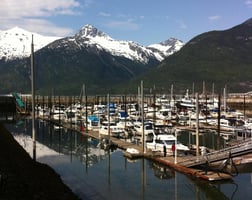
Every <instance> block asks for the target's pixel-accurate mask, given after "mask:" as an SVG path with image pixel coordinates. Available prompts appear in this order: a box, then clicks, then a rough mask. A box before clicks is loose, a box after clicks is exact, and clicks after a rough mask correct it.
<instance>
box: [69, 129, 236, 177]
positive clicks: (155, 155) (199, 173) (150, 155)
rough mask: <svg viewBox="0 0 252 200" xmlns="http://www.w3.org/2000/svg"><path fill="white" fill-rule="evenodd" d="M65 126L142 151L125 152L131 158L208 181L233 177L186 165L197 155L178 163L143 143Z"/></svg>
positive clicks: (178, 160)
mask: <svg viewBox="0 0 252 200" xmlns="http://www.w3.org/2000/svg"><path fill="white" fill-rule="evenodd" d="M64 127H65V128H68V129H73V130H75V131H77V132H80V133H81V134H83V135H86V136H89V137H93V138H96V139H99V140H100V139H101V138H106V139H109V140H110V141H111V142H112V143H113V144H115V145H117V147H118V148H120V149H122V150H124V151H126V149H127V148H133V149H136V150H138V151H139V152H140V153H139V154H137V155H134V154H129V153H126V154H124V155H125V156H127V157H128V158H130V159H137V158H140V157H143V158H146V159H149V160H152V161H154V162H158V163H162V164H164V165H166V166H168V167H171V168H173V169H175V170H177V171H179V172H181V173H184V174H187V175H190V176H192V177H196V178H200V179H203V180H207V181H220V180H228V179H232V176H231V175H230V174H227V173H223V172H216V171H211V170H208V171H206V170H200V169H196V168H191V167H187V166H186V165H184V163H186V162H188V159H189V160H191V162H192V160H196V156H193V155H188V156H178V157H177V160H176V161H177V163H175V158H174V157H173V156H166V157H164V156H163V155H162V154H161V153H160V152H152V151H148V150H146V151H145V152H143V148H142V146H141V145H137V144H134V143H132V142H129V141H126V140H124V139H119V138H115V137H110V138H108V136H101V135H99V133H98V131H92V130H89V131H81V130H77V129H76V128H75V127H74V126H73V127H74V128H72V127H71V126H69V125H64Z"/></svg>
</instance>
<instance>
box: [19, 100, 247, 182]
mask: <svg viewBox="0 0 252 200" xmlns="http://www.w3.org/2000/svg"><path fill="white" fill-rule="evenodd" d="M107 99H109V96H108V97H107ZM162 100H163V102H162V103H161V102H160V100H159V104H158V105H159V106H158V107H156V108H155V107H150V106H149V104H148V103H147V102H141V101H139V102H138V103H133V102H131V103H130V104H128V103H126V102H125V103H120V102H116V103H111V102H112V101H111V100H110V101H108V102H110V103H109V104H108V103H101V102H100V103H99V104H94V105H92V104H87V102H86V103H78V102H72V103H71V104H70V105H68V104H63V103H61V102H57V103H56V104H51V105H50V104H36V107H35V117H36V120H37V121H39V124H47V126H49V127H53V130H52V129H51V128H50V129H49V130H48V131H49V132H50V135H51V136H50V137H52V136H53V135H55V133H56V134H60V135H61V134H62V132H67V133H69V132H70V133H71V134H74V135H76V134H78V135H79V136H78V137H81V138H82V137H83V138H85V137H88V138H92V139H88V140H90V141H92V140H95V141H97V144H96V145H97V146H99V148H101V149H103V150H104V151H105V152H107V151H110V152H114V151H118V150H117V149H120V150H121V153H122V157H125V159H127V160H128V161H130V162H132V163H134V162H138V161H140V160H142V159H144V160H148V161H149V162H153V163H157V164H161V165H164V166H166V167H169V168H170V169H172V170H175V171H176V172H179V173H182V174H184V175H186V176H188V177H190V178H192V179H194V178H196V179H199V180H202V181H207V182H219V181H220V182H223V181H232V180H233V178H234V176H235V175H236V174H238V173H239V171H238V169H239V170H240V166H241V165H245V166H248V165H250V164H251V157H250V156H249V155H250V154H251V153H252V141H251V128H250V118H248V117H247V116H244V115H243V114H242V113H241V112H239V111H235V110H231V109H230V108H225V109H224V108H223V107H222V108H221V110H220V109H218V107H216V106H219V104H216V103H215V104H211V103H209V105H208V104H206V105H205V104H204V103H202V102H201V103H199V102H200V101H198V100H197V98H196V100H194V99H191V104H190V105H189V106H187V105H188V104H183V105H182V104H180V102H181V100H176V102H175V101H171V100H170V101H169V100H166V101H164V98H163V99H162ZM186 100H188V97H187V99H186ZM164 102H166V103H164ZM167 102H168V103H167ZM19 103H20V102H19ZM22 105H28V104H26V103H23V104H22ZM107 105H108V106H107ZM192 105H193V106H192ZM196 105H199V106H198V107H197V106H196ZM17 106H18V105H17ZM206 107H207V108H206ZM153 108H154V109H153ZM219 108H220V107H219ZM216 109H217V111H216ZM18 110H20V109H18ZM218 110H219V111H218ZM206 111H209V112H207V114H205V112H206ZM156 113H159V114H158V115H156ZM223 115H224V116H225V117H223ZM142 116H144V118H142ZM192 116H195V118H194V117H192ZM199 116H202V117H201V118H200V117H199ZM220 116H222V117H220ZM27 117H28V119H29V115H28V116H25V118H27ZM21 119H22V118H21ZM221 119H225V120H226V121H228V123H227V124H224V123H220V122H221ZM213 121H215V123H213ZM39 126H40V125H39ZM37 131H38V129H37V128H36V132H37ZM52 132H54V133H52ZM32 137H33V136H32ZM209 137H210V138H211V141H210V140H209ZM204 138H205V139H204ZM207 138H208V139H207ZM59 139H60V140H61V138H59ZM84 140H86V139H84ZM209 142H211V144H209ZM62 145H63V146H64V145H65V144H64V143H62ZM173 146H174V147H173ZM59 150H60V149H59ZM37 151H38V149H37V148H36V149H34V147H33V155H32V154H31V157H32V156H34V155H38V152H37ZM34 152H35V154H34ZM59 152H60V151H59ZM105 152H104V153H105ZM86 156H87V155H86ZM238 158H239V159H238Z"/></svg>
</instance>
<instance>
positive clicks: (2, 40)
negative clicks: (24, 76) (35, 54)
mask: <svg viewBox="0 0 252 200" xmlns="http://www.w3.org/2000/svg"><path fill="white" fill-rule="evenodd" d="M32 35H33V41H34V50H35V51H37V50H39V49H41V48H43V47H44V46H46V45H47V44H49V43H51V42H53V41H55V40H57V39H60V38H59V37H50V36H42V35H39V34H37V33H31V32H28V31H25V30H23V29H21V28H19V27H14V28H12V29H9V30H6V31H0V59H4V58H5V59H6V60H10V59H13V58H22V57H28V56H30V54H31V41H32Z"/></svg>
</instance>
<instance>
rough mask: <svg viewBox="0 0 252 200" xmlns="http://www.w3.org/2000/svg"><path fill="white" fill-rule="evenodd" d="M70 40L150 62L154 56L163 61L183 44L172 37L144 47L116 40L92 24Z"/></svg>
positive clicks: (131, 58) (113, 53) (80, 44)
mask: <svg viewBox="0 0 252 200" xmlns="http://www.w3.org/2000/svg"><path fill="white" fill-rule="evenodd" d="M69 40H71V41H73V40H75V42H76V44H78V45H79V46H83V45H84V46H96V47H97V48H98V49H101V50H105V51H106V52H109V53H111V54H112V55H114V56H122V57H125V58H128V59H130V60H134V61H139V62H141V63H148V61H149V59H150V58H153V57H154V58H155V59H157V60H158V61H162V60H163V59H164V58H165V57H166V56H168V55H171V54H172V53H174V52H175V51H178V50H179V49H180V48H181V47H182V46H183V42H182V41H180V40H177V39H175V38H172V39H169V40H167V41H165V42H162V43H159V44H153V45H150V46H148V47H144V46H142V45H139V44H137V43H135V42H133V41H123V40H115V39H113V38H111V37H110V36H108V35H107V34H105V33H103V32H102V31H100V30H98V29H97V28H95V27H93V26H92V25H86V26H84V27H83V28H82V29H81V30H80V31H79V32H78V33H77V34H76V35H75V36H74V37H73V38H69Z"/></svg>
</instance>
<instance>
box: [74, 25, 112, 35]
mask: <svg viewBox="0 0 252 200" xmlns="http://www.w3.org/2000/svg"><path fill="white" fill-rule="evenodd" d="M77 36H81V37H97V36H98V37H108V35H106V34H105V33H104V32H102V31H100V30H98V29H97V28H96V27H94V26H92V25H90V24H87V25H85V26H84V27H82V28H81V30H80V31H79V32H78V33H77Z"/></svg>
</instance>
